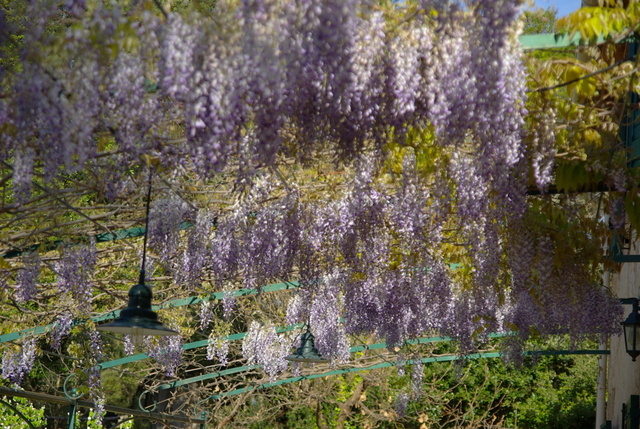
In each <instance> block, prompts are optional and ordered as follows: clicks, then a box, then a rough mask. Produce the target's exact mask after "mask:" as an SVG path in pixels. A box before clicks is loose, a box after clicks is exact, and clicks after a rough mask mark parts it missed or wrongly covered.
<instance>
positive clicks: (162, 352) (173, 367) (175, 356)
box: [144, 335, 182, 377]
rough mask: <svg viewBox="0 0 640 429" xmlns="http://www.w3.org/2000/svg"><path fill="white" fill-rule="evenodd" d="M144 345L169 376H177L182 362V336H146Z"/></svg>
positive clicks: (150, 355)
mask: <svg viewBox="0 0 640 429" xmlns="http://www.w3.org/2000/svg"><path fill="white" fill-rule="evenodd" d="M144 345H145V347H146V348H147V354H148V355H149V357H151V358H153V359H155V360H156V362H158V364H159V365H160V367H161V368H162V369H163V370H164V372H165V374H166V376H167V377H175V376H176V371H177V369H178V367H179V366H180V364H181V363H182V337H181V336H179V335H172V336H166V337H157V338H154V337H145V339H144Z"/></svg>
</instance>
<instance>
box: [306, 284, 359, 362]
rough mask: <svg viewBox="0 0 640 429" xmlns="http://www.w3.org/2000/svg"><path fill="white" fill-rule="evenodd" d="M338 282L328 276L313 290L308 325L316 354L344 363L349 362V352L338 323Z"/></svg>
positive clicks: (342, 330) (339, 292) (341, 327)
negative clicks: (313, 338)
mask: <svg viewBox="0 0 640 429" xmlns="http://www.w3.org/2000/svg"><path fill="white" fill-rule="evenodd" d="M339 281H340V280H339V276H337V275H332V276H328V277H326V278H325V279H324V281H323V282H322V283H321V284H319V285H318V286H317V287H316V288H315V290H314V294H313V301H312V302H311V307H310V309H309V313H310V317H309V325H310V329H311V330H312V332H313V334H314V336H315V346H316V348H317V349H318V352H319V353H320V354H321V355H322V356H324V357H327V358H330V359H331V360H332V361H333V362H335V363H344V362H347V361H348V360H349V358H350V351H349V340H348V339H347V337H346V332H345V329H344V326H343V325H342V323H341V322H340V315H341V314H342V308H341V307H342V302H341V301H342V299H341V298H342V296H341V295H342V293H341V291H340V284H339Z"/></svg>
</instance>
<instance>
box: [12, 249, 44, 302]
mask: <svg viewBox="0 0 640 429" xmlns="http://www.w3.org/2000/svg"><path fill="white" fill-rule="evenodd" d="M40 265H41V262H40V256H39V255H38V253H37V252H31V253H29V254H28V255H26V256H25V257H24V264H23V266H22V268H21V269H20V271H18V276H17V279H16V289H15V294H14V297H15V300H16V301H17V302H20V303H23V302H27V301H29V300H30V299H33V298H35V296H36V294H37V293H38V288H37V281H38V277H39V276H40Z"/></svg>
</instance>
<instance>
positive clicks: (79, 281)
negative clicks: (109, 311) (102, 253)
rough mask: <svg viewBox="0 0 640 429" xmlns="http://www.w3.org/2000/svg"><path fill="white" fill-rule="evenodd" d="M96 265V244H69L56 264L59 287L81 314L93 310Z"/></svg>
mask: <svg viewBox="0 0 640 429" xmlns="http://www.w3.org/2000/svg"><path fill="white" fill-rule="evenodd" d="M95 265H96V244H95V242H92V243H90V244H89V245H80V246H67V247H65V249H64V255H63V257H62V259H61V260H60V261H59V262H57V263H56V264H55V271H56V274H57V276H58V289H59V290H60V292H61V293H65V294H68V295H69V296H70V297H71V298H72V299H73V301H74V303H75V305H76V306H77V309H78V311H79V312H80V314H88V313H89V312H90V311H91V300H92V295H93V282H92V280H91V279H92V277H93V272H94V269H95Z"/></svg>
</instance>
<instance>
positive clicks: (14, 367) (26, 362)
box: [2, 337, 36, 384]
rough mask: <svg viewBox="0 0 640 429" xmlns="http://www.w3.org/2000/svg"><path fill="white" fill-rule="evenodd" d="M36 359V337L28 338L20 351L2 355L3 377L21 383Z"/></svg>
mask: <svg viewBox="0 0 640 429" xmlns="http://www.w3.org/2000/svg"><path fill="white" fill-rule="evenodd" d="M35 359H36V339H35V338H33V337H32V338H28V339H26V340H25V341H24V343H23V344H22V349H21V351H20V352H17V351H15V350H13V351H9V352H6V353H5V354H4V355H3V356H2V378H4V379H5V380H9V381H10V382H11V383H15V384H20V383H22V380H23V379H24V377H25V375H27V374H28V373H29V372H30V371H31V368H33V364H34V362H35Z"/></svg>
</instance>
